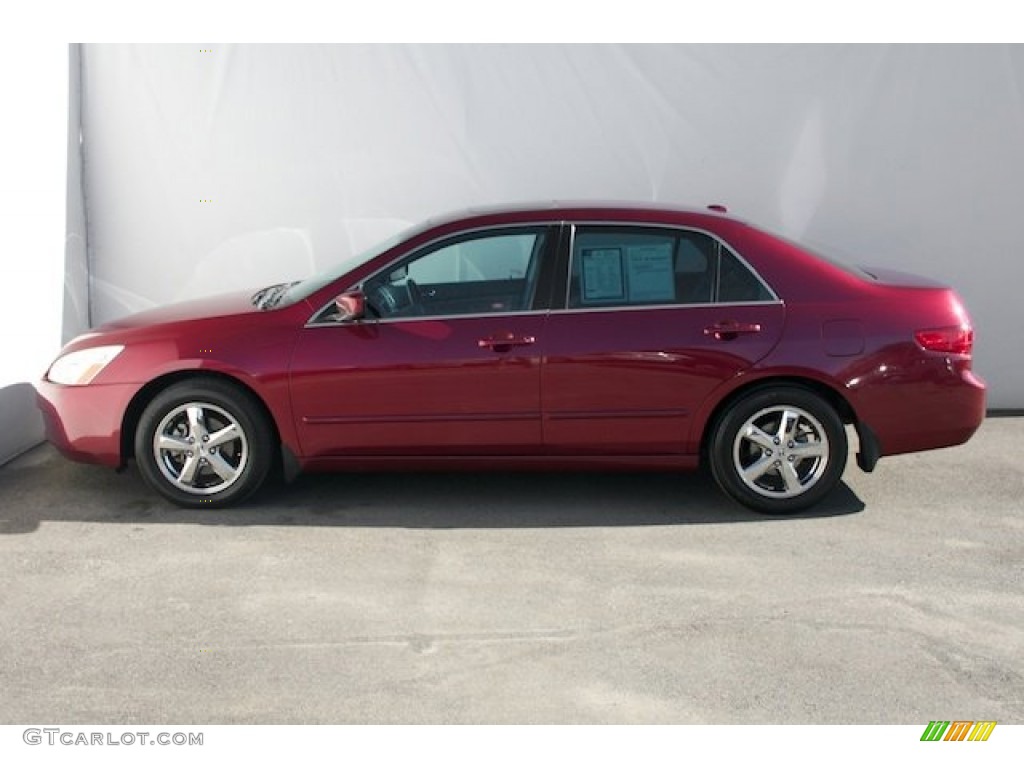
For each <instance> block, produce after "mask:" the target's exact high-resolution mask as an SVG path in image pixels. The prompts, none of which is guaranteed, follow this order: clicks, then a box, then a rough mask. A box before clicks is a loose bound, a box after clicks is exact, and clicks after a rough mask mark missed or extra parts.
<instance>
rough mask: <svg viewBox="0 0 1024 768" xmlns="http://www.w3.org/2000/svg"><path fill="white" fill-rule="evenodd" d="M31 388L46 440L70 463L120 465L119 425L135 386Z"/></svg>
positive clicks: (45, 384)
mask: <svg viewBox="0 0 1024 768" xmlns="http://www.w3.org/2000/svg"><path fill="white" fill-rule="evenodd" d="M35 387H36V392H37V398H36V403H37V405H38V406H39V410H40V411H42V414H43V423H44V425H45V430H46V439H47V440H48V441H49V442H50V443H52V444H53V445H54V447H56V448H57V450H58V451H60V452H61V453H62V454H64V455H65V456H67V457H68V458H69V459H73V460H74V461H82V462H86V463H89V464H102V465H105V466H110V467H118V466H120V465H121V464H122V457H121V423H122V420H123V418H124V413H125V410H126V409H127V407H128V403H129V402H131V399H132V397H133V396H134V394H135V392H136V391H137V389H138V386H137V385H135V384H107V385H103V384H99V385H95V384H90V385H88V386H84V387H68V386H64V385H62V384H54V383H53V382H51V381H46V380H42V381H38V382H36V385H35Z"/></svg>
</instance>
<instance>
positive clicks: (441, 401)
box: [37, 204, 985, 513]
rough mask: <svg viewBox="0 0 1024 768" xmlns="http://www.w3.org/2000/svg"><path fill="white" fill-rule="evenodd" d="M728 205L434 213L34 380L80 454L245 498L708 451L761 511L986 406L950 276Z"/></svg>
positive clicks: (77, 350)
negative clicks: (300, 478)
mask: <svg viewBox="0 0 1024 768" xmlns="http://www.w3.org/2000/svg"><path fill="white" fill-rule="evenodd" d="M713 208H714V209H715V210H691V209H681V208H670V207H655V206H644V207H631V206H626V205H620V204H606V205H596V204H586V205H583V204H581V205H562V206H556V205H552V206H547V207H540V206H539V207H532V208H516V209H502V210H490V211H475V212H469V213H466V214H463V215H460V216H457V217H451V218H445V219H443V220H437V221H432V222H428V223H427V224H426V225H424V226H421V227H418V228H416V229H414V230H410V231H409V232H406V233H404V234H403V235H401V236H400V237H399V238H397V239H394V240H392V241H390V242H388V243H385V244H383V245H381V246H380V247H378V248H377V249H375V250H373V251H372V252H370V253H369V254H364V255H363V256H362V257H360V258H358V259H356V260H354V261H352V262H350V263H348V264H345V265H344V266H343V267H341V268H339V269H336V270H334V271H333V272H331V273H328V274H322V275H318V276H315V277H312V278H309V279H307V280H304V281H301V282H296V283H288V284H282V285H275V286H271V287H268V288H264V289H263V290H260V291H258V292H257V293H256V294H255V295H253V294H252V293H251V292H247V293H245V294H238V295H226V296H220V297H216V298H211V299H203V300H199V301H193V302H189V303H186V304H179V305H175V306H170V307H165V308H162V309H155V310H152V311H148V312H143V313H141V314H137V315H133V316H131V317H127V318H124V319H122V320H118V321H116V322H113V323H108V324H107V325H105V326H103V327H101V328H98V329H96V330H94V331H92V332H90V333H88V334H86V335H84V336H81V337H79V338H77V339H75V340H74V341H72V342H71V343H70V344H68V345H67V346H66V347H65V348H64V350H63V351H62V352H61V354H60V356H59V357H58V358H57V360H56V361H55V362H54V363H53V365H52V366H51V367H50V369H49V371H48V372H47V373H46V376H45V378H44V379H43V380H42V381H40V382H39V383H38V385H37V386H38V390H39V403H40V406H41V408H42V410H43V413H44V416H45V420H46V426H47V436H48V439H49V440H50V441H51V442H52V443H53V444H54V445H56V446H57V447H58V448H59V449H60V450H61V451H62V452H63V453H64V454H65V455H67V456H69V457H70V458H73V459H77V460H81V461H89V462H96V463H100V464H106V465H109V466H112V467H120V466H123V465H124V464H125V463H126V462H127V461H128V460H129V459H134V460H135V462H136V463H137V465H138V467H139V470H140V471H141V473H142V476H143V477H144V478H145V479H146V481H147V482H148V483H149V484H150V485H151V486H152V487H153V488H154V489H155V490H156V491H157V492H159V493H161V494H163V495H164V496H165V497H167V498H168V499H170V500H172V501H174V502H176V503H178V504H181V505H186V506H199V505H209V506H226V505H229V504H233V503H236V502H239V501H241V500H243V499H244V498H246V497H248V496H249V495H250V494H252V493H253V492H254V491H255V490H256V489H257V488H259V487H260V485H261V484H262V483H263V481H264V479H265V478H266V476H267V473H268V472H269V471H270V469H271V467H272V466H273V465H274V464H275V463H281V464H282V465H283V468H284V473H285V476H286V477H292V476H294V474H295V473H297V472H299V471H302V470H310V471H312V470H361V471H362V470H368V469H375V470H377V469H403V470H404V469H424V468H444V469H480V470H483V469H496V468H501V469H510V468H511V469H535V468H536V469H540V468H544V469H566V470H569V469H572V470H575V469H599V470H600V469H659V470H669V471H675V470H689V469H694V468H696V467H698V466H699V465H701V464H706V465H707V466H708V467H710V470H711V472H712V473H713V475H714V477H715V479H716V480H717V482H718V484H719V485H720V486H721V488H722V489H723V490H724V491H725V492H726V493H727V494H728V495H729V496H731V497H732V498H733V499H735V500H737V501H738V502H740V503H742V504H745V505H747V506H749V507H752V508H754V509H756V510H760V511H762V512H769V513H786V512H793V511H796V510H799V509H803V508H806V507H808V506H810V505H812V504H814V503H816V502H818V501H819V500H821V499H822V498H823V497H824V496H825V495H826V494H828V493H829V492H830V491H831V490H832V489H833V488H834V486H835V485H836V484H837V483H838V482H839V479H840V477H841V475H842V473H843V471H844V469H845V466H846V460H847V450H848V446H847V432H846V429H845V426H844V425H847V424H849V425H852V426H853V427H854V428H855V430H856V433H857V441H856V442H857V444H858V453H857V463H858V464H859V466H860V467H861V469H863V470H865V471H871V470H872V469H873V468H874V466H875V463H876V462H877V461H878V459H879V458H880V457H882V456H889V455H893V454H898V453H907V452H911V451H922V450H926V449H930V448H940V447H943V446H950V445H956V444H959V443H963V442H964V441H966V440H967V439H968V438H970V436H971V435H972V434H973V433H974V431H975V430H976V429H977V428H978V426H979V424H980V423H981V421H982V418H983V417H984V411H985V387H984V383H983V382H982V381H981V380H980V379H979V378H978V377H976V376H975V375H974V374H973V373H972V371H971V351H972V345H973V330H972V327H971V323H970V320H969V318H968V315H967V312H966V311H965V309H964V307H963V304H962V303H961V301H960V300H959V298H958V297H957V295H956V294H955V293H954V292H953V291H952V290H951V289H950V288H948V287H946V286H943V285H940V284H938V283H935V282H933V281H931V280H928V279H926V278H923V277H917V276H914V275H908V274H903V273H899V272H893V271H890V270H884V269H875V268H863V269H861V268H852V267H847V266H842V265H840V264H837V263H834V262H832V261H830V260H828V259H826V258H823V257H821V256H818V255H816V254H814V253H811V252H809V251H808V250H806V249H804V248H802V247H800V246H798V245H795V244H793V243H790V242H787V241H785V240H783V239H780V238H778V237H775V236H773V235H770V234H768V233H766V232H764V231H762V230H759V229H757V228H755V227H753V226H751V225H749V224H747V223H744V222H741V221H738V220H736V219H733V218H731V217H728V216H726V215H724V214H723V213H722V212H720V211H719V210H718V206H713Z"/></svg>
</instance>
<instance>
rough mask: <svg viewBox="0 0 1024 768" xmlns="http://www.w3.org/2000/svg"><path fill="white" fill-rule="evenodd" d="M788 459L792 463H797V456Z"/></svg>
mask: <svg viewBox="0 0 1024 768" xmlns="http://www.w3.org/2000/svg"><path fill="white" fill-rule="evenodd" d="M787 458H788V459H789V460H790V462H794V461H796V456H789V457H787Z"/></svg>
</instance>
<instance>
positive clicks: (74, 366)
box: [46, 344, 124, 387]
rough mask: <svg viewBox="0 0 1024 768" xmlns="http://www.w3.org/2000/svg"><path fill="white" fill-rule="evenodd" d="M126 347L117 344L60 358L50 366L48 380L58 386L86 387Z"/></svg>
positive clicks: (93, 348) (84, 350) (82, 350)
mask: <svg viewBox="0 0 1024 768" xmlns="http://www.w3.org/2000/svg"><path fill="white" fill-rule="evenodd" d="M122 349H124V346H123V345H121V344H116V345H113V346H109V347H92V348H91V349H80V350H79V351H77V352H71V353H69V354H67V355H64V356H63V357H58V358H57V359H56V360H55V361H54V362H53V365H51V366H50V370H49V372H48V373H47V374H46V378H48V379H49V380H50V381H53V382H56V383H57V384H67V385H70V386H73V387H79V386H84V385H85V384H88V383H89V382H90V381H92V380H93V379H95V378H96V376H97V375H98V374H99V372H100V371H102V370H103V369H104V368H106V367H107V366H108V365H109V364H110V361H111V360H113V359H114V358H115V357H117V356H118V355H119V354H121V350H122Z"/></svg>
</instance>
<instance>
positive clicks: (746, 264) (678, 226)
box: [551, 220, 783, 312]
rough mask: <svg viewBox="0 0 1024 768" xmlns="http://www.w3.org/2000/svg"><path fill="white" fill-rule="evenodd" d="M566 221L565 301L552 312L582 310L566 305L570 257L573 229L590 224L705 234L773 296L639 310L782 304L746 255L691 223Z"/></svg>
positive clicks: (642, 306)
mask: <svg viewBox="0 0 1024 768" xmlns="http://www.w3.org/2000/svg"><path fill="white" fill-rule="evenodd" d="M566 223H568V224H569V226H570V227H571V230H572V231H571V232H570V234H569V258H568V259H567V260H566V265H565V267H566V269H567V270H568V273H567V274H566V279H565V298H564V301H563V306H562V307H561V308H553V309H552V310H551V311H552V312H575V311H578V310H580V309H584V308H582V307H572V308H570V307H569V294H570V292H571V291H572V260H573V252H574V251H575V249H576V228H577V227H593V226H602V227H622V228H632V229H668V230H676V231H678V232H696V233H697V234H701V235H707V236H708V237H709V238H711V239H712V240H713V241H714V242H715V243H716V244H717V246H718V247H719V248H725V250H727V251H728V252H729V253H731V254H732V255H733V256H735V257H736V258H737V260H739V262H740V264H742V265H743V266H744V267H746V268H747V269H748V270H749V271H750V274H752V275H753V276H754V278H755V279H756V280H757V282H759V283H760V284H761V287H762V288H764V289H765V290H766V291H768V295H769V296H771V297H772V298H771V299H769V300H765V301H727V302H721V301H705V302H701V303H699V304H665V305H662V304H657V305H654V304H647V305H644V304H638V305H636V308H638V309H656V308H662V307H665V306H669V307H723V306H735V305H746V306H750V305H754V306H756V305H758V304H782V303H783V301H782V299H781V298H779V294H777V293H776V292H775V289H774V288H772V287H771V286H770V285H769V284H768V281H767V280H765V279H764V278H763V277H761V273H760V272H758V271H757V270H756V269H754V267H753V266H751V264H750V262H749V261H747V260H746V259H745V258H743V256H742V255H741V254H740V253H739V252H738V251H737V250H736V249H735V248H733V247H732V246H731V245H729V244H728V243H727V242H725V240H723V239H722V238H721V237H720V236H719V235H717V234H715V233H714V232H711V231H710V230H707V229H703V228H701V227H690V226H686V225H685V224H658V223H656V222H653V223H650V222H636V221H629V222H615V221H606V220H602V221H586V220H580V221H572V222H566ZM715 280H716V282H719V281H720V280H721V268H719V270H718V274H717V275H716V276H715ZM719 287H720V286H719V285H715V295H716V296H717V295H718V289H719ZM608 308H609V309H613V308H614V309H627V308H629V305H619V306H616V307H608ZM591 309H597V308H596V307H595V308H589V307H588V308H585V311H588V312H589V311H590V310H591Z"/></svg>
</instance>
